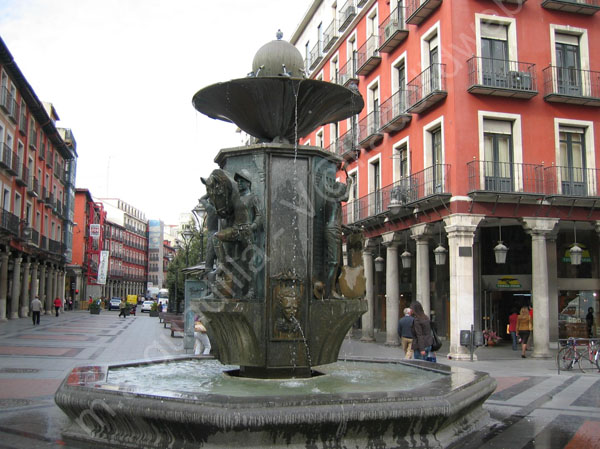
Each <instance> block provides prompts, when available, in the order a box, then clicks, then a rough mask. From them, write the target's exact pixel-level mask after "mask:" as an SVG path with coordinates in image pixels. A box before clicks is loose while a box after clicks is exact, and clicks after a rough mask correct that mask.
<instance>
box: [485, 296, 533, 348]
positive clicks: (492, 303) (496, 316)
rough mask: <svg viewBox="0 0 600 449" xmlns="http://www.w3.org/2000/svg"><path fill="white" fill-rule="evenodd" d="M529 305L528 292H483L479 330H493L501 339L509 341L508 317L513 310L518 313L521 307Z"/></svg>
mask: <svg viewBox="0 0 600 449" xmlns="http://www.w3.org/2000/svg"><path fill="white" fill-rule="evenodd" d="M530 304H531V292H529V291H504V290H501V291H484V292H483V304H482V308H481V318H482V320H481V328H482V329H490V330H493V331H494V332H496V333H497V334H498V335H499V336H500V337H501V338H503V339H505V340H510V335H509V334H508V333H507V332H506V326H507V324H508V316H509V315H510V314H511V312H512V310H513V308H514V309H515V310H516V311H517V313H519V310H520V309H521V307H522V306H528V305H530Z"/></svg>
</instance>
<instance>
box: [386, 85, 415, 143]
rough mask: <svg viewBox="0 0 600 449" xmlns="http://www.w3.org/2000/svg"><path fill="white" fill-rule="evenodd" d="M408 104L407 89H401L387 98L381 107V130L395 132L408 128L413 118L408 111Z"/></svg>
mask: <svg viewBox="0 0 600 449" xmlns="http://www.w3.org/2000/svg"><path fill="white" fill-rule="evenodd" d="M407 106H408V105H407V91H406V90H399V91H397V92H396V93H395V94H393V95H392V96H391V97H390V98H388V99H387V100H385V101H384V102H383V103H382V104H381V106H380V107H379V115H380V117H381V118H380V122H381V131H383V132H386V133H394V132H397V131H400V130H402V129H404V128H406V126H407V125H408V124H409V123H410V121H411V119H412V115H410V114H409V113H408V112H406V108H407Z"/></svg>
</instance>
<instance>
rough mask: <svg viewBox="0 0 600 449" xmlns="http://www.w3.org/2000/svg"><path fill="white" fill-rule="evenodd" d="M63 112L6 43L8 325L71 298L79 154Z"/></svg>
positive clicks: (0, 173)
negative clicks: (32, 309)
mask: <svg viewBox="0 0 600 449" xmlns="http://www.w3.org/2000/svg"><path fill="white" fill-rule="evenodd" d="M58 120H59V117H58V114H57V113H56V110H55V108H54V107H53V106H52V105H51V104H49V103H42V102H41V101H40V100H39V99H38V97H37V96H36V94H35V91H34V90H33V88H32V87H31V86H30V85H29V83H28V82H27V80H26V78H25V76H24V75H23V73H22V72H21V70H20V69H19V67H18V65H17V64H16V62H15V60H14V58H13V56H12V54H11V53H10V51H9V50H8V48H7V47H6V45H5V44H4V42H3V41H2V40H1V39H0V185H1V198H0V202H1V204H0V206H1V211H0V212H1V219H0V247H1V252H0V320H4V319H6V318H7V317H8V318H19V317H25V316H27V314H28V312H29V303H30V301H31V299H33V297H35V296H39V298H40V300H41V301H42V303H44V306H45V310H46V313H50V312H51V309H52V301H53V300H54V298H56V297H57V296H58V297H61V298H64V297H65V266H66V264H67V262H68V260H69V259H70V257H71V256H70V254H69V249H70V248H71V243H70V242H68V241H67V239H69V238H70V235H71V225H72V218H71V215H70V210H71V204H70V202H69V201H70V198H71V196H70V195H71V189H72V187H73V185H74V180H75V166H76V157H77V153H76V151H75V139H74V138H73V134H72V132H71V131H70V130H67V129H62V130H61V129H59V128H57V126H56V122H57V121H58Z"/></svg>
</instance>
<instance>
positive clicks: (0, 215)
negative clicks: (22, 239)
mask: <svg viewBox="0 0 600 449" xmlns="http://www.w3.org/2000/svg"><path fill="white" fill-rule="evenodd" d="M20 222H21V220H19V217H17V216H16V215H15V214H12V213H10V212H9V211H7V210H4V209H0V229H2V231H5V232H8V233H9V234H12V235H14V236H18V235H19V224H20Z"/></svg>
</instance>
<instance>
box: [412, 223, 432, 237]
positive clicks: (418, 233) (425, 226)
mask: <svg viewBox="0 0 600 449" xmlns="http://www.w3.org/2000/svg"><path fill="white" fill-rule="evenodd" d="M430 232H431V224H430V223H419V224H416V225H414V226H411V227H410V238H411V239H413V240H415V241H419V240H425V239H427V238H429V234H430Z"/></svg>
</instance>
